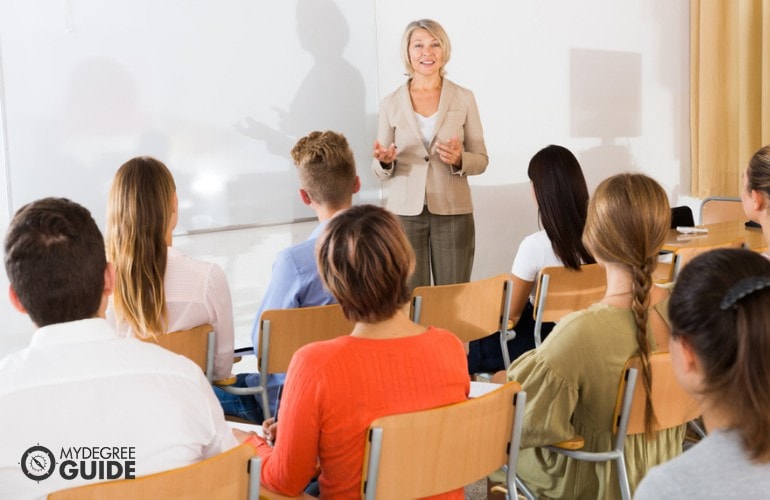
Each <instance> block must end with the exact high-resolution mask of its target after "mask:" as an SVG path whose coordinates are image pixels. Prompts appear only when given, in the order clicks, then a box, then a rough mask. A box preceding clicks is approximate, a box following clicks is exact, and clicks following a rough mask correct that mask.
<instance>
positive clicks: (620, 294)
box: [602, 290, 633, 300]
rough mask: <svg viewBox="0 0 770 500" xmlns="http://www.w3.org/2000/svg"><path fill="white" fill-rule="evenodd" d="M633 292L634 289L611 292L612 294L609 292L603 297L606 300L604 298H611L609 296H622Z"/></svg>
mask: <svg viewBox="0 0 770 500" xmlns="http://www.w3.org/2000/svg"><path fill="white" fill-rule="evenodd" d="M632 293H633V292H632V291H630V290H629V291H628V292H618V293H611V294H609V295H605V296H604V297H602V300H604V299H609V298H611V297H622V296H623V295H630V294H632Z"/></svg>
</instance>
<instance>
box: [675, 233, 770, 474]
mask: <svg viewBox="0 0 770 500" xmlns="http://www.w3.org/2000/svg"><path fill="white" fill-rule="evenodd" d="M763 281H764V283H762V282H763ZM768 281H770V261H768V260H767V258H765V257H764V256H762V255H761V254H759V253H756V252H752V251H750V250H744V249H735V248H733V249H717V250H712V251H710V252H706V253H704V254H701V255H699V256H698V257H696V258H694V259H693V260H692V261H691V262H690V263H689V264H687V266H685V267H684V268H683V269H682V272H681V273H680V274H679V277H678V278H677V281H676V286H675V287H674V291H673V293H672V294H671V300H670V301H669V304H668V314H669V318H670V320H671V336H672V337H673V338H674V339H680V340H681V339H683V340H684V341H685V342H686V343H687V344H688V345H689V346H690V347H691V348H692V349H693V351H694V352H695V355H696V356H697V357H698V360H699V361H700V364H701V367H702V369H703V374H704V378H703V384H702V385H703V387H702V390H703V392H704V393H705V394H707V395H708V396H709V397H710V399H712V400H714V401H718V402H719V404H720V406H721V407H724V408H727V409H729V411H730V413H731V417H732V419H731V423H730V425H731V427H734V428H736V429H737V430H738V432H739V434H740V435H741V437H742V438H743V444H744V448H745V449H746V450H747V451H748V453H749V455H750V456H751V457H753V458H754V459H757V460H758V461H761V462H769V461H770V413H768V411H767V409H768V408H770V364H768V360H770V286H767V285H766V284H765V283H767V282H768ZM757 283H762V285H763V286H758V285H757Z"/></svg>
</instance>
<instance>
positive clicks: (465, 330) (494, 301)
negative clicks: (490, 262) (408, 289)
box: [411, 274, 511, 342]
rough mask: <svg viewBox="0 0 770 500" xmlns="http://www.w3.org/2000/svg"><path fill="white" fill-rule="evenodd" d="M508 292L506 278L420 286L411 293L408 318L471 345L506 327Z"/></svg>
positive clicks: (506, 276) (509, 282)
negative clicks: (438, 329) (450, 334)
mask: <svg viewBox="0 0 770 500" xmlns="http://www.w3.org/2000/svg"><path fill="white" fill-rule="evenodd" d="M510 290H511V281H510V277H509V276H508V275H506V274H500V275H498V276H493V277H492V278H486V279H482V280H477V281H471V282H469V283H458V284H456V285H436V286H420V287H417V288H415V289H414V291H412V314H411V317H412V320H413V321H414V322H416V323H419V324H421V325H423V326H426V327H427V326H431V325H432V326H437V327H439V328H444V329H446V330H449V331H450V332H452V333H454V334H455V335H457V336H458V337H459V338H460V340H462V341H463V342H470V341H472V340H477V339H480V338H482V337H486V336H488V335H490V334H492V333H494V332H497V331H500V329H501V327H502V326H503V325H507V324H508V312H507V311H508V308H509V307H510V302H511V297H510ZM503 321H505V322H504V323H503Z"/></svg>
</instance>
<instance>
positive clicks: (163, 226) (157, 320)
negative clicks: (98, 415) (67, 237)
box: [106, 156, 234, 380]
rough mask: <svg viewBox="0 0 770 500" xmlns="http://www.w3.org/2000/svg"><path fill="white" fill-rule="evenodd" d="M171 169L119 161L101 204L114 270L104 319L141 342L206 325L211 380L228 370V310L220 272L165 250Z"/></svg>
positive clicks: (173, 218)
mask: <svg viewBox="0 0 770 500" xmlns="http://www.w3.org/2000/svg"><path fill="white" fill-rule="evenodd" d="M177 205H178V200H177V196H176V184H175V183H174V178H173V176H172V175H171V172H170V171H169V170H168V168H166V166H165V165H164V164H163V163H161V162H160V161H158V160H156V159H155V158H150V157H148V156H142V157H137V158H133V159H131V160H128V161H127V162H126V163H124V164H123V165H122V166H121V167H120V169H118V172H117V173H116V174H115V179H114V180H113V181H112V188H111V189H110V195H109V200H108V203H107V235H106V240H107V259H108V260H109V261H110V262H111V263H112V265H113V266H114V268H115V292H114V293H113V297H112V311H111V314H110V315H109V316H110V319H111V320H113V321H114V322H115V326H116V327H117V330H118V331H119V332H121V333H125V334H128V335H134V336H136V337H140V338H147V337H151V336H155V335H162V334H164V333H168V332H175V331H179V330H188V329H190V328H194V327H196V326H200V325H205V324H210V325H212V326H213V327H214V332H216V348H215V349H216V355H215V357H214V379H215V380H220V379H226V378H228V377H229V376H230V371H231V369H232V366H233V342H234V339H233V337H234V334H233V307H232V302H231V299H230V288H229V286H228V285H227V279H226V278H225V274H224V272H223V271H222V269H221V268H220V267H219V266H217V265H216V264H212V263H210V262H203V261H200V260H196V259H193V258H190V257H188V256H186V255H184V254H183V253H182V252H180V251H179V250H176V249H175V248H173V247H172V246H171V233H172V231H173V230H174V228H175V227H176V223H177V219H178V212H177V208H178V207H177Z"/></svg>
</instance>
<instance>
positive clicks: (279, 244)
mask: <svg viewBox="0 0 770 500" xmlns="http://www.w3.org/2000/svg"><path fill="white" fill-rule="evenodd" d="M374 1H375V6H376V9H375V10H376V25H377V40H378V51H377V54H373V55H372V57H377V67H378V70H379V78H378V87H379V94H380V97H382V96H384V95H386V94H387V93H389V92H390V91H392V90H393V89H395V88H396V87H397V86H398V85H400V84H401V82H402V81H403V69H402V68H401V62H400V56H399V47H400V39H401V34H402V31H403V28H404V27H405V26H406V24H407V23H408V22H409V21H411V20H413V19H417V18H420V17H432V18H434V19H436V20H438V21H439V22H441V23H442V24H443V25H444V27H445V28H446V30H447V32H448V33H449V36H450V38H451V40H452V44H453V55H452V60H451V62H450V63H449V65H448V70H449V74H448V77H449V78H451V79H452V80H454V81H455V82H456V83H458V84H460V85H463V86H466V87H468V88H470V89H472V90H473V91H474V93H475V95H476V99H477V101H478V104H479V108H480V112H481V118H482V122H483V124H484V129H485V138H486V141H487V147H488V150H489V156H490V165H489V168H488V170H487V172H486V173H484V174H483V175H481V176H478V177H475V178H472V179H471V182H472V186H473V191H474V203H475V207H476V212H475V213H476V215H475V219H476V228H477V254H476V262H475V266H474V273H473V276H474V278H481V277H486V276H491V275H494V274H498V273H501V272H507V271H508V270H510V266H511V263H512V261H513V257H514V254H515V252H516V249H517V247H518V244H519V241H520V240H521V238H522V237H523V236H525V235H526V234H529V233H531V232H533V231H534V230H536V229H537V215H536V211H535V207H534V204H533V202H532V199H531V195H530V192H529V182H528V180H527V176H526V169H527V164H528V161H529V158H530V157H531V156H532V155H533V154H534V153H535V152H536V151H537V150H539V149H540V148H542V147H543V146H546V145H548V144H561V145H563V146H566V147H568V148H570V149H571V150H572V151H573V152H574V153H575V154H576V156H577V157H578V159H579V160H580V161H581V164H582V165H583V168H584V171H585V173H586V177H587V179H588V181H589V185H590V186H589V187H590V188H591V189H593V188H594V187H595V186H596V184H598V182H600V181H601V180H602V179H603V178H605V177H607V176H609V175H612V174H614V173H617V172H621V171H627V170H633V171H642V172H645V173H647V174H648V175H651V176H652V177H654V178H655V179H657V180H658V181H659V182H660V183H661V184H662V185H663V186H664V187H665V189H666V191H667V192H668V193H669V196H670V199H671V200H672V202H674V203H678V202H680V201H683V202H685V203H689V204H695V203H696V202H697V200H693V199H690V198H687V197H682V196H681V194H682V193H685V194H687V193H688V192H689V173H690V170H689V164H690V158H689V111H688V110H689V2H688V1H687V0H633V1H631V0H629V1H626V2H616V1H612V0H585V1H582V2H570V1H567V0H562V1H557V0H526V1H525V0H514V1H512V0H482V1H479V2H468V1H460V0H440V1H439V0H423V1H420V2H413V1H407V0H374ZM287 36H294V31H293V27H288V28H287ZM350 43H356V41H355V40H351V42H350ZM0 48H1V47H0ZM12 146H13V145H11V147H12ZM359 173H360V174H361V175H362V176H369V175H372V174H371V173H370V170H369V164H368V163H363V164H360V165H359ZM0 182H2V181H0ZM0 187H2V186H0ZM3 197H4V191H2V190H0V203H3V204H4V203H5V202H6V200H4V199H3ZM2 210H3V209H2V208H0V215H2ZM6 220H7V219H5V218H3V219H2V220H0V226H2V229H3V230H4V224H5V221H6ZM311 229H312V224H307V223H305V224H295V225H285V226H273V227H265V228H257V229H249V230H239V231H229V232H222V233H210V234H205V235H193V236H184V237H180V238H177V239H176V243H175V244H176V245H177V246H179V247H180V248H181V249H182V250H183V251H184V252H186V253H188V254H190V255H194V256H199V257H201V258H205V259H209V260H213V261H216V262H218V263H219V264H220V265H222V267H223V268H224V269H225V272H226V273H227V275H228V278H229V280H230V285H231V288H232V289H233V299H234V300H233V301H234V308H235V319H236V334H237V337H238V339H239V341H241V342H248V333H249V328H250V325H251V321H252V319H253V315H254V313H255V311H256V308H257V306H258V304H259V301H260V300H261V296H262V293H263V291H264V287H265V285H266V283H267V280H268V278H269V276H270V267H271V263H272V260H273V257H274V256H275V254H276V253H277V252H278V251H279V250H280V249H281V248H283V247H285V246H287V245H290V244H292V243H295V242H297V241H300V240H302V239H304V238H305V237H306V236H307V234H309V232H310V230H311ZM0 286H1V287H3V288H5V287H6V286H7V281H6V280H5V277H4V276H3V277H0ZM0 318H1V319H2V324H3V325H4V330H5V331H4V332H2V333H0V355H3V354H4V353H5V352H7V351H8V350H9V349H10V348H12V347H15V346H16V345H18V344H21V343H23V342H22V340H24V341H26V339H27V338H28V336H29V333H30V332H31V330H32V327H31V325H29V324H28V322H25V321H23V320H22V319H21V318H23V317H21V316H20V315H18V314H16V313H12V312H11V310H10V307H9V306H8V304H7V301H5V300H0ZM9 324H10V326H9ZM9 333H10V334H11V335H9ZM8 339H15V340H14V341H13V342H9V340H8Z"/></svg>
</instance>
